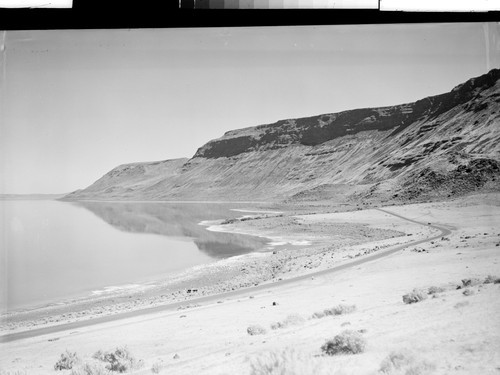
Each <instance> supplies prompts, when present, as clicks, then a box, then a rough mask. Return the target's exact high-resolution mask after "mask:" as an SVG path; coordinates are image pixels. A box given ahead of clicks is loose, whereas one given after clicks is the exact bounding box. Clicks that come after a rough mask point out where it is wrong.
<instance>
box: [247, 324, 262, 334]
mask: <svg viewBox="0 0 500 375" xmlns="http://www.w3.org/2000/svg"><path fill="white" fill-rule="evenodd" d="M266 332H267V331H266V329H265V328H264V327H262V326H260V325H258V324H254V325H251V326H249V327H248V328H247V333H248V334H249V335H250V336H255V335H264V334H265V333H266Z"/></svg>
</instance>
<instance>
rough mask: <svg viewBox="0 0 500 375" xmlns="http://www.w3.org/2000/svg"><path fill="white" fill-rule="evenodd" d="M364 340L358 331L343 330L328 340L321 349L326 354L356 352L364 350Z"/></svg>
mask: <svg viewBox="0 0 500 375" xmlns="http://www.w3.org/2000/svg"><path fill="white" fill-rule="evenodd" d="M365 348H366V341H365V339H364V338H363V336H361V334H360V333H359V332H356V331H352V330H345V331H343V332H341V333H340V334H338V335H336V336H335V337H334V338H333V339H331V340H328V341H327V342H326V343H325V344H324V345H323V346H322V347H321V350H322V351H323V353H325V354H327V355H337V354H358V353H362V352H364V350H365Z"/></svg>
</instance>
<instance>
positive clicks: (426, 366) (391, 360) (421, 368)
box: [379, 350, 435, 375]
mask: <svg viewBox="0 0 500 375" xmlns="http://www.w3.org/2000/svg"><path fill="white" fill-rule="evenodd" d="M434 370H435V366H434V364H432V363H429V362H427V361H425V360H421V359H416V358H415V356H414V355H413V354H412V353H411V352H409V351H405V350H403V351H397V352H392V353H390V354H389V355H388V356H387V357H386V358H385V359H384V360H383V361H382V363H381V364H380V370H379V372H381V373H382V374H387V375H425V374H430V373H431V372H433V371H434Z"/></svg>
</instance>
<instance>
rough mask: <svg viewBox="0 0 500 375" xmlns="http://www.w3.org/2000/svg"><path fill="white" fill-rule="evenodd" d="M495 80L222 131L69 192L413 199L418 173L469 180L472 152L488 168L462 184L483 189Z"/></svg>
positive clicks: (491, 164)
mask: <svg viewBox="0 0 500 375" xmlns="http://www.w3.org/2000/svg"><path fill="white" fill-rule="evenodd" d="M499 79H500V70H498V69H494V70H492V71H490V72H489V73H487V74H485V75H483V76H480V77H477V78H473V79H470V80H468V81H467V82H465V83H463V84H461V85H459V86H457V87H455V88H454V89H453V90H452V91H450V92H449V93H445V94H441V95H437V96H433V97H429V98H425V99H422V100H419V101H417V102H414V103H409V104H402V105H396V106H392V107H383V108H366V109H356V110H351V111H345V112H340V113H331V114H323V115H319V116H313V117H307V118H299V119H288V120H281V121H278V122H276V123H274V124H267V125H260V126H256V127H251V128H245V129H239V130H233V131H229V132H227V133H226V134H224V136H223V137H221V138H219V139H215V140H212V141H210V142H208V143H207V144H205V145H204V146H202V147H200V148H199V149H198V151H197V152H196V154H195V155H194V157H193V158H192V159H190V160H185V159H178V160H173V161H165V162H158V163H157V164H154V163H136V164H133V165H125V166H120V167H118V168H115V169H114V170H112V171H111V172H109V173H108V174H107V175H105V176H104V177H102V178H101V179H100V180H98V181H97V182H96V183H94V184H93V185H91V186H90V187H88V188H87V189H84V190H82V191H78V192H75V193H72V194H71V195H70V196H68V199H145V200H165V199H186V200H202V199H211V200H214V199H221V200H250V199H251V200H281V199H286V198H288V199H317V198H318V197H321V198H328V197H332V196H337V197H341V198H342V199H344V198H345V197H346V196H349V195H352V196H355V197H358V198H359V197H361V198H368V197H374V196H377V195H378V196H387V195H388V194H389V195H390V196H391V197H393V196H399V197H405V198H407V199H413V198H415V197H418V196H422V195H423V194H425V193H426V190H425V188H423V189H421V190H418V189H416V190H415V186H416V185H418V184H419V183H420V180H419V176H420V177H423V176H424V175H425V176H427V177H429V176H430V177H429V179H430V180H431V181H432V174H431V175H429V173H430V172H432V173H437V174H439V175H440V176H444V177H443V179H444V180H443V181H444V182H443V184H441V185H439V186H431V185H432V184H430V185H429V186H428V191H431V190H432V191H435V192H440V191H441V190H440V189H441V187H443V189H442V192H441V193H442V194H448V195H449V194H450V191H451V190H456V191H455V192H462V193H463V192H464V190H463V189H462V190H460V189H458V190H457V189H455V188H454V187H453V186H452V185H453V184H451V185H450V184H447V183H445V180H447V179H449V177H450V176H453V173H455V172H454V171H456V170H457V168H459V167H460V166H461V165H465V166H466V167H464V168H465V169H463V170H462V172H460V175H461V178H462V180H464V181H465V180H467V179H468V178H469V177H468V174H470V175H471V176H472V177H471V178H473V179H475V178H476V177H477V176H476V177H474V176H475V174H477V173H476V172H477V171H476V169H477V168H475V166H476V164H478V163H476V164H474V165H473V166H472V167H467V166H468V165H469V164H470V162H471V161H474V160H477V159H484V160H486V162H484V163H482V164H481V163H479V164H480V165H481V166H482V167H481V168H482V169H481V168H480V169H481V170H484V168H483V167H485V166H486V164H487V166H486V169H487V170H488V173H486V174H485V175H486V176H487V177H485V178H484V179H483V180H481V181H479V182H478V184H473V186H472V185H471V186H470V188H471V189H473V188H474V189H475V188H482V187H483V186H485V185H487V186H490V185H491V181H493V180H492V179H495V178H496V176H497V174H498V171H497V170H496V169H495V168H496V167H497V166H498V163H497V161H498V160H500V127H499V118H500V80H499ZM485 163H486V164H485ZM479 164H478V165H479ZM467 171H470V173H469V172H467ZM421 173H423V175H420V174H421ZM450 173H451V175H449V174H450ZM488 176H489V177H488ZM488 184H490V185H488ZM446 186H447V188H444V187H446ZM450 186H451V187H450ZM413 190H414V192H413V193H412V191H413Z"/></svg>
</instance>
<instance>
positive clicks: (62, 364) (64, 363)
mask: <svg viewBox="0 0 500 375" xmlns="http://www.w3.org/2000/svg"><path fill="white" fill-rule="evenodd" d="M78 363H80V358H78V355H77V354H76V353H71V352H70V351H68V350H66V351H65V352H64V353H62V354H61V357H60V358H59V360H58V361H57V362H56V364H55V365H54V370H71V369H72V368H73V366H75V365H77V364H78Z"/></svg>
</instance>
